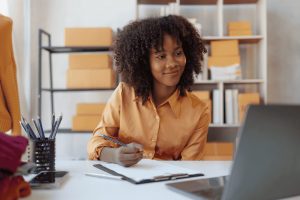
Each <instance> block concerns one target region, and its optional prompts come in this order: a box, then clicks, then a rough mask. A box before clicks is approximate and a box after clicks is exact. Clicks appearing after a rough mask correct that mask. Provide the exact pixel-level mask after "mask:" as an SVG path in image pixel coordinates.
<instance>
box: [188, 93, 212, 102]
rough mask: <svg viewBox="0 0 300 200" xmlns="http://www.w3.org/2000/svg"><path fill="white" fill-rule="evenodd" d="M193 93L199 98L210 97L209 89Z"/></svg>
mask: <svg viewBox="0 0 300 200" xmlns="http://www.w3.org/2000/svg"><path fill="white" fill-rule="evenodd" d="M192 93H193V94H194V95H196V96H197V97H198V98H199V99H201V100H206V99H210V92H209V91H193V92H192Z"/></svg>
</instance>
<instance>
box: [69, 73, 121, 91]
mask: <svg viewBox="0 0 300 200" xmlns="http://www.w3.org/2000/svg"><path fill="white" fill-rule="evenodd" d="M115 83H116V80H115V72H114V71H113V69H109V68H106V69H69V70H67V88H113V87H115Z"/></svg>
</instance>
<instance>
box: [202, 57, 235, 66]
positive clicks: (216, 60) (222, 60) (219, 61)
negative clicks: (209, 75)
mask: <svg viewBox="0 0 300 200" xmlns="http://www.w3.org/2000/svg"><path fill="white" fill-rule="evenodd" d="M240 63H241V58H240V56H209V57H208V61H207V65H208V67H211V66H215V67H225V66H229V65H234V64H240Z"/></svg>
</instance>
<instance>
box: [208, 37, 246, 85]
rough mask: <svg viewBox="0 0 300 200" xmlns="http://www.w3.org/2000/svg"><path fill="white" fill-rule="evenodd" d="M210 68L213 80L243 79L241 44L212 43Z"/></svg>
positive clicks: (235, 42)
mask: <svg viewBox="0 0 300 200" xmlns="http://www.w3.org/2000/svg"><path fill="white" fill-rule="evenodd" d="M210 46H211V56H209V57H208V67H209V69H210V77H211V79H212V80H235V79H240V78H241V68H240V62H241V61H240V53H239V43H238V41H237V40H225V41H212V42H211V45H210Z"/></svg>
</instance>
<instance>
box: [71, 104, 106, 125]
mask: <svg viewBox="0 0 300 200" xmlns="http://www.w3.org/2000/svg"><path fill="white" fill-rule="evenodd" d="M104 107H105V104H99V103H79V104H77V110H76V115H75V116H74V117H73V124H72V130H73V131H93V130H94V129H95V128H96V126H97V124H98V123H99V122H100V119H101V116H102V112H103V110H104Z"/></svg>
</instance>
